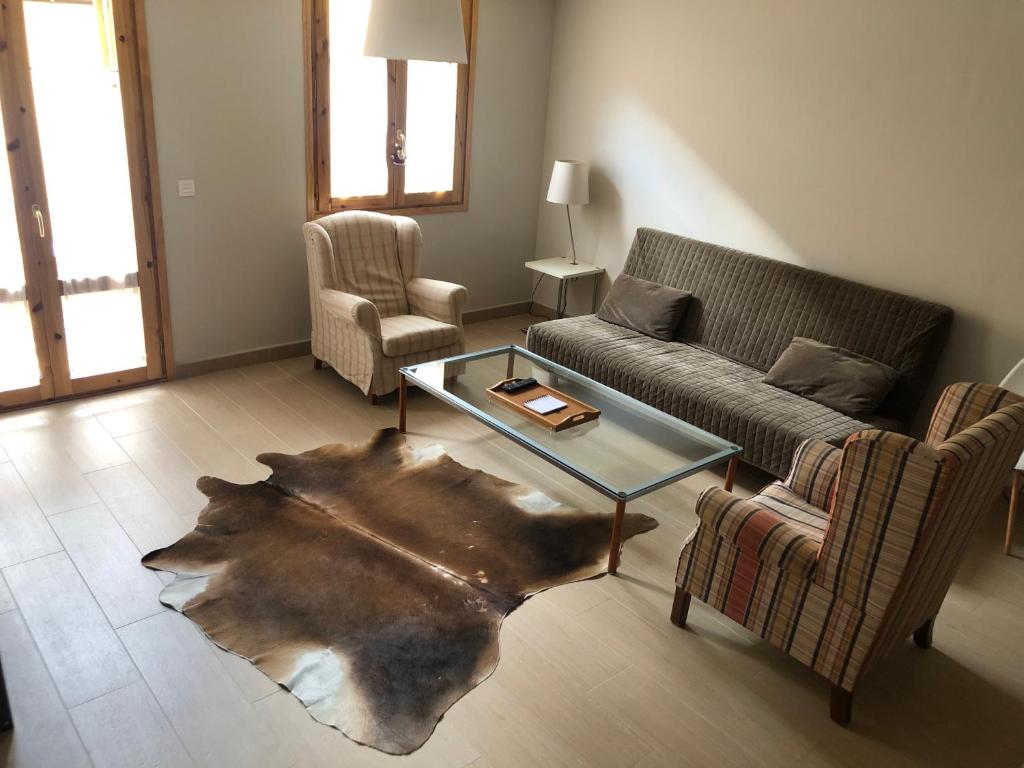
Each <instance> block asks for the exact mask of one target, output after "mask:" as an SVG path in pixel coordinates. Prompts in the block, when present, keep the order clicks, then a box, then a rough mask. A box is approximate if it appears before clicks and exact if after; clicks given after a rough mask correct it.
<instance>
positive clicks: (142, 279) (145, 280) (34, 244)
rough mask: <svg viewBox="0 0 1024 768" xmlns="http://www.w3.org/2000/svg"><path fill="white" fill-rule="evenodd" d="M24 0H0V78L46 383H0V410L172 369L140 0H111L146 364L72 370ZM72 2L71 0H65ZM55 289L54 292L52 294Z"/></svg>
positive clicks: (29, 293)
mask: <svg viewBox="0 0 1024 768" xmlns="http://www.w3.org/2000/svg"><path fill="white" fill-rule="evenodd" d="M23 1H24V0H7V1H6V2H4V3H2V4H0V41H2V43H4V44H3V45H0V80H2V83H0V86H2V87H3V91H4V94H5V96H6V98H5V99H4V103H3V123H4V127H5V131H6V136H7V142H8V147H7V148H8V156H9V158H10V161H9V162H10V164H11V173H12V177H13V178H14V179H16V180H17V183H16V184H15V190H14V191H15V210H16V215H17V217H18V229H19V234H20V236H21V244H22V254H23V263H24V268H25V280H26V285H27V288H28V290H27V292H26V295H27V300H28V302H29V307H30V309H31V312H32V327H33V335H34V337H35V343H36V353H37V358H38V359H39V363H40V384H39V386H35V387H29V388H26V389H22V390H15V391H11V392H5V393H0V410H4V409H6V408H7V407H17V406H24V405H31V404H34V403H41V402H46V401H49V400H57V399H62V398H65V397H73V396H80V395H84V394H91V393H94V392H99V391H105V390H110V389H117V388H120V387H124V386H131V385H134V384H140V383H145V382H149V381H157V380H160V379H169V378H173V376H174V356H173V349H172V343H171V317H170V300H169V295H168V290H167V266H166V250H165V244H164V232H163V217H162V207H161V199H160V182H159V173H158V167H157V158H156V131H155V124H154V117H153V97H152V87H151V81H150V69H149V55H148V54H149V46H148V39H147V36H146V21H145V8H144V0H112V7H113V16H114V27H115V34H116V38H117V45H118V49H117V55H118V70H119V79H120V85H121V95H122V111H123V115H124V127H125V140H126V144H127V149H128V167H129V176H130V183H131V195H132V213H133V220H134V223H135V227H134V228H135V240H136V255H137V259H138V274H139V286H140V290H141V291H142V292H143V293H144V294H146V295H148V297H150V298H149V300H147V301H143V302H142V312H143V328H144V334H145V342H146V363H147V364H146V366H145V367H143V368H137V369H133V370H128V371H119V372H114V373H105V374H100V375H97V376H89V377H83V378H79V379H77V380H72V379H71V378H70V372H69V370H68V361H67V346H66V339H65V337H64V325H63V316H62V312H61V307H60V300H59V298H57V297H56V294H53V295H52V296H50V297H49V298H48V297H47V296H46V291H45V290H44V288H43V286H46V285H50V286H51V287H52V286H55V285H56V283H57V264H56V260H55V258H54V252H53V247H52V241H51V240H50V233H51V232H52V227H51V226H50V221H49V211H48V210H47V209H48V205H43V206H42V208H43V212H42V213H43V218H44V223H45V227H46V230H45V237H41V236H40V235H39V233H38V232H37V231H36V230H35V223H34V220H33V218H32V205H33V204H35V203H36V202H37V201H38V202H40V203H42V202H43V201H45V200H46V189H45V174H43V173H42V168H41V166H42V158H41V150H40V147H39V142H38V135H39V134H38V129H37V126H36V112H35V104H34V100H33V95H32V88H31V82H30V79H29V69H28V49H27V39H26V35H25V22H24V14H23V12H22V3H23ZM64 1H65V2H75V0H64ZM53 299H56V300H53Z"/></svg>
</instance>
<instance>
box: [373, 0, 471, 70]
mask: <svg viewBox="0 0 1024 768" xmlns="http://www.w3.org/2000/svg"><path fill="white" fill-rule="evenodd" d="M363 54H364V55H365V56H376V57H379V58H382V59H398V60H402V61H408V60H409V59H416V60H421V61H450V62H457V63H459V64H466V63H468V62H469V57H468V56H467V55H466V34H465V31H464V27H463V26H462V2H461V0H373V3H372V5H371V6H370V19H369V23H368V24H367V26H366V42H365V44H364V46H363Z"/></svg>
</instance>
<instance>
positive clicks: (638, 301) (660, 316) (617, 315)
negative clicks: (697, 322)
mask: <svg viewBox="0 0 1024 768" xmlns="http://www.w3.org/2000/svg"><path fill="white" fill-rule="evenodd" d="M690 295H691V294H690V293H688V292H687V291H681V290H679V289H678V288H669V287H668V286H667V285H662V284H661V283H652V282H651V281H650V280H641V279H640V278H637V277H633V276H631V275H619V276H618V277H617V278H615V282H614V283H612V289H611V290H610V291H609V292H608V295H607V296H606V297H605V300H604V303H603V304H602V305H601V308H600V309H599V310H597V316H598V317H599V318H601V319H602V320H604V321H605V322H608V323H614V324H615V325H621V326H623V327H625V328H632V329H633V330H634V331H639V332H640V333H643V334H645V335H647V336H653V337H654V338H656V339H661V340H662V341H671V340H672V338H673V337H674V336H675V333H676V327H677V326H678V325H679V321H680V320H681V319H682V317H683V312H685V311H686V304H687V302H688V301H689V300H690Z"/></svg>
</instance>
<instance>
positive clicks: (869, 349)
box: [623, 227, 953, 424]
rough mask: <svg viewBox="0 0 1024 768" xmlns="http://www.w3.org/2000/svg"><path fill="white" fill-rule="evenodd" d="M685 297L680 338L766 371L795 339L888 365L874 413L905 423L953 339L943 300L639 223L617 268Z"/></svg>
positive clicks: (679, 332)
mask: <svg viewBox="0 0 1024 768" xmlns="http://www.w3.org/2000/svg"><path fill="white" fill-rule="evenodd" d="M623 271H624V272H626V273H627V274H629V275H633V276H634V277H638V278H641V279H643V280H651V281H653V282H657V283H661V284H663V285H669V286H672V287H674V288H680V289H683V290H687V291H690V292H691V293H692V294H693V297H694V298H693V299H692V300H691V302H690V306H689V308H688V309H687V313H686V316H685V317H684V319H683V322H682V323H680V327H679V331H678V333H677V339H678V340H680V341H688V342H691V343H694V344H700V345H702V346H705V347H708V348H709V349H712V350H714V351H715V352H717V353H719V354H721V355H724V356H725V357H729V358H731V359H733V360H737V361H739V362H741V363H744V364H746V365H749V366H751V367H753V368H757V369H759V370H762V371H767V370H768V369H769V368H771V366H772V364H773V363H774V362H775V361H776V360H777V359H778V357H779V355H781V354H782V352H783V350H785V349H786V347H788V346H789V344H790V342H792V340H793V338H794V337H796V336H805V337H807V338H810V339H815V340H817V341H820V342H823V343H825V344H832V345H835V346H838V347H844V348H845V349H849V350H852V351H853V352H857V353H859V354H862V355H866V356H867V357H870V358H872V359H874V360H878V361H880V362H883V363H885V364H887V365H890V366H892V367H893V368H895V369H896V370H897V371H899V372H900V379H899V381H898V382H897V384H896V386H895V387H893V390H892V392H891V393H890V394H889V396H888V397H887V398H886V400H885V401H884V402H883V403H882V405H881V406H880V408H879V409H878V415H879V416H886V417H891V418H896V419H899V420H900V421H902V422H903V423H904V424H907V423H909V422H910V420H911V418H912V416H913V414H914V412H915V411H916V410H917V408H918V407H919V405H920V403H921V400H922V398H923V396H924V392H925V389H926V387H927V386H928V382H929V380H930V378H931V376H932V373H933V372H934V369H935V365H936V363H937V362H938V358H939V354H940V353H941V351H942V347H943V346H944V345H945V343H946V338H947V337H948V335H949V328H950V324H951V322H952V319H953V311H952V310H951V309H949V308H948V307H945V306H942V305H941V304H935V303H932V302H930V301H924V300H921V299H915V298H913V297H911V296H905V295H903V294H900V293H894V292H892V291H886V290H883V289H881V288H873V287H871V286H868V285H863V284H861V283H856V282H853V281H851V280H844V279H843V278H839V277H834V276H832V275H827V274H824V273H822V272H815V271H814V270H810V269H805V268H803V267H798V266H795V265H793V264H787V263H785V262H781V261H776V260H774V259H768V258H765V257H763V256H755V255H754V254H751V253H744V252H743V251H737V250H734V249H731V248H724V247H722V246H720V245H713V244H711V243H705V242H701V241H699V240H691V239H690V238H687V237H682V236H680V235H673V234H670V233H668V232H661V231H659V230H656V229H649V228H646V227H642V228H640V229H638V230H637V232H636V237H635V238H634V240H633V246H632V248H630V251H629V257H628V258H627V260H626V266H625V268H624V270H623Z"/></svg>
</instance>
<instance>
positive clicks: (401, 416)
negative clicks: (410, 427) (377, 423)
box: [398, 374, 407, 435]
mask: <svg viewBox="0 0 1024 768" xmlns="http://www.w3.org/2000/svg"><path fill="white" fill-rule="evenodd" d="M406 386H407V385H406V382H405V374H399V376H398V431H399V432H401V433H402V434H403V435H404V434H405V398H406V392H405V390H406Z"/></svg>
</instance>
